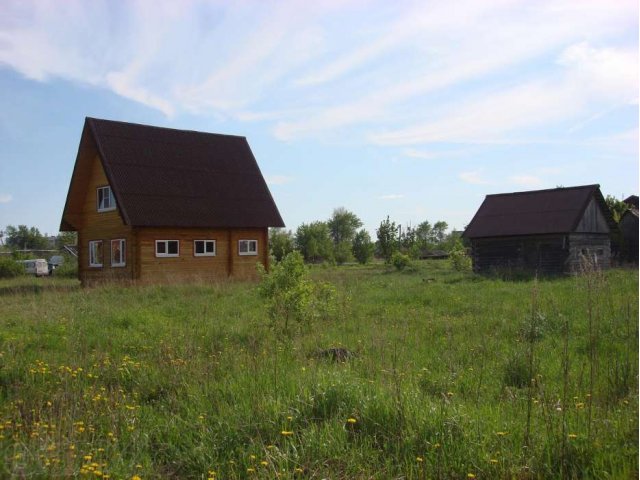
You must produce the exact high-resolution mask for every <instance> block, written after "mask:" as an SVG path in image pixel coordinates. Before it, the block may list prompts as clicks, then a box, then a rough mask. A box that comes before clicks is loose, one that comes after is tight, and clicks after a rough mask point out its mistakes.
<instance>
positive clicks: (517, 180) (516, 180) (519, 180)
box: [509, 175, 544, 188]
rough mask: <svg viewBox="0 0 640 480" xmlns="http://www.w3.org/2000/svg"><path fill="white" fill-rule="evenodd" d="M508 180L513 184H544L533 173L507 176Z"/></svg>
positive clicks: (533, 185) (531, 185)
mask: <svg viewBox="0 0 640 480" xmlns="http://www.w3.org/2000/svg"><path fill="white" fill-rule="evenodd" d="M509 182H510V183H513V184H515V185H521V186H524V187H531V188H534V187H540V186H542V185H543V184H544V182H543V181H542V179H540V178H539V177H536V176H535V175H512V176H511V177H509Z"/></svg>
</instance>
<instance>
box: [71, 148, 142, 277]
mask: <svg viewBox="0 0 640 480" xmlns="http://www.w3.org/2000/svg"><path fill="white" fill-rule="evenodd" d="M107 185H109V182H108V180H107V177H106V175H105V173H104V169H103V168H102V164H101V162H100V159H99V157H98V156H97V155H95V156H94V158H93V160H92V161H91V169H90V174H89V180H88V182H87V190H86V195H85V198H84V201H83V203H82V215H81V219H82V220H81V224H80V226H79V228H78V276H79V278H80V281H81V282H82V284H83V285H84V284H88V283H95V282H99V281H105V280H132V279H133V271H134V268H133V264H134V259H135V245H134V243H135V242H134V241H132V240H133V235H132V232H131V228H130V227H129V226H127V225H125V224H124V222H123V221H122V218H121V216H120V213H119V212H118V209H117V208H116V209H115V210H111V211H106V212H99V211H98V203H97V202H98V201H97V189H98V187H104V186H107ZM116 239H124V240H125V265H124V266H112V265H111V240H116ZM95 240H98V241H102V266H101V267H91V266H89V242H90V241H95Z"/></svg>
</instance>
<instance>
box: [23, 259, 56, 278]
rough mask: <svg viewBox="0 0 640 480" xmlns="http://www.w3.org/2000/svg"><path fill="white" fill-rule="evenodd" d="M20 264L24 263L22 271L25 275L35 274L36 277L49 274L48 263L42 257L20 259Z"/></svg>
mask: <svg viewBox="0 0 640 480" xmlns="http://www.w3.org/2000/svg"><path fill="white" fill-rule="evenodd" d="M22 264H23V265H24V271H25V273H26V274H27V275H35V276H36V277H42V276H45V275H49V265H48V264H47V261H46V260H45V259H44V258H38V259H36V260H22Z"/></svg>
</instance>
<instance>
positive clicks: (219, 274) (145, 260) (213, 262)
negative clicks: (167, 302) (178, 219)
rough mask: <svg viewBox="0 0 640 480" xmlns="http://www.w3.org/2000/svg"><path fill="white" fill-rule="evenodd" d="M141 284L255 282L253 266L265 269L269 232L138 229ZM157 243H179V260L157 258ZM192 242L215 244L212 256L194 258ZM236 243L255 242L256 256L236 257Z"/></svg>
mask: <svg viewBox="0 0 640 480" xmlns="http://www.w3.org/2000/svg"><path fill="white" fill-rule="evenodd" d="M135 231H136V235H137V238H138V246H139V252H140V253H139V255H140V265H139V270H140V274H139V276H138V277H137V279H136V280H137V281H138V282H140V283H174V282H215V281H221V280H226V279H227V278H229V277H231V278H233V279H238V280H255V279H257V278H258V274H257V270H256V263H257V262H261V263H262V264H263V265H267V260H268V244H267V241H268V237H267V235H268V231H267V229H266V228H255V229H206V228H179V229H178V228H137V229H135ZM156 240H178V241H179V242H180V243H179V256H177V257H157V256H156V250H155V249H156ZM194 240H215V241H216V255H215V256H206V257H205V256H195V255H194ZM239 240H257V241H258V254H257V255H239V254H238V241H239Z"/></svg>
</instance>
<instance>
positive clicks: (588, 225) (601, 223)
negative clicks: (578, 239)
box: [574, 197, 611, 234]
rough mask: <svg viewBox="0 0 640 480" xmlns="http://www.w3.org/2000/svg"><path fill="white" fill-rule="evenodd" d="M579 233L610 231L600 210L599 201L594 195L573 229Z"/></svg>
mask: <svg viewBox="0 0 640 480" xmlns="http://www.w3.org/2000/svg"><path fill="white" fill-rule="evenodd" d="M574 231H575V232H580V233H607V234H608V233H610V232H611V229H610V228H609V224H608V222H607V218H606V217H605V215H604V213H603V212H602V208H601V206H600V203H599V202H598V201H597V200H596V198H595V197H593V198H591V200H590V201H589V204H588V205H587V208H585V210H584V213H583V215H582V218H581V219H580V221H579V223H578V226H577V227H576V228H575V230H574Z"/></svg>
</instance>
